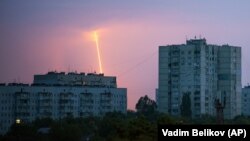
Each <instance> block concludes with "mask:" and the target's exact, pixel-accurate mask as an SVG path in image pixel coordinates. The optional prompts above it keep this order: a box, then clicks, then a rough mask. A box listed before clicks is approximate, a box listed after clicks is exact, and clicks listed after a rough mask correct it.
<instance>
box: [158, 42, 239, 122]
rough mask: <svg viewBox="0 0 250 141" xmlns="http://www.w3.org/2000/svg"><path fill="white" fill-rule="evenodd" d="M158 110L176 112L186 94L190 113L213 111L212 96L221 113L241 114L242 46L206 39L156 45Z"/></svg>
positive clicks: (229, 114)
mask: <svg viewBox="0 0 250 141" xmlns="http://www.w3.org/2000/svg"><path fill="white" fill-rule="evenodd" d="M158 84H159V86H158V94H157V103H158V110H159V111H160V112H163V113H168V114H171V115H176V116H179V115H181V109H180V107H181V106H180V105H181V104H182V96H183V95H184V94H188V95H189V96H190V101H191V107H190V109H191V111H192V117H200V116H201V115H205V114H208V115H213V116H214V115H215V114H216V108H215V100H216V99H218V100H219V101H220V103H221V104H222V105H223V106H225V107H224V117H225V118H228V119H231V118H233V117H235V116H236V115H240V114H241V48H240V47H235V46H229V45H222V46H219V45H210V44H207V43H206V40H205V39H191V40H187V42H186V44H181V45H167V46H160V47H159V83H158Z"/></svg>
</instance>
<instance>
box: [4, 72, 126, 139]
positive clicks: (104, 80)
mask: <svg viewBox="0 0 250 141" xmlns="http://www.w3.org/2000/svg"><path fill="white" fill-rule="evenodd" d="M0 111H1V112H0V134H4V133H6V132H7V131H8V130H9V128H10V126H11V125H12V124H13V123H15V122H16V121H18V122H32V121H33V120H35V119H37V118H52V119H61V118H64V117H67V116H71V117H86V116H103V115H104V114H105V113H107V112H113V111H117V112H122V113H126V111H127V89H126V88H117V83H116V77H109V76H104V75H103V74H93V73H89V74H84V73H80V74H78V73H68V74H65V73H64V72H62V73H57V72H49V73H48V74H46V75H35V76H34V82H33V84H32V85H28V84H17V83H10V84H0Z"/></svg>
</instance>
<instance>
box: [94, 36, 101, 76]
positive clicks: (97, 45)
mask: <svg viewBox="0 0 250 141" xmlns="http://www.w3.org/2000/svg"><path fill="white" fill-rule="evenodd" d="M94 38H95V44H96V49H97V55H98V61H99V69H100V73H103V72H102V61H101V55H100V47H99V40H98V35H97V32H96V31H95V32H94Z"/></svg>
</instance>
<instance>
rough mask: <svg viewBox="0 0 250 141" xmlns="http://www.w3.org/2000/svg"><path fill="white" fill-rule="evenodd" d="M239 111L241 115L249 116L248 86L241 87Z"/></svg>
mask: <svg viewBox="0 0 250 141" xmlns="http://www.w3.org/2000/svg"><path fill="white" fill-rule="evenodd" d="M241 111H242V115H244V116H250V86H246V87H244V88H242V95H241Z"/></svg>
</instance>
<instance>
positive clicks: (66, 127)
mask: <svg viewBox="0 0 250 141" xmlns="http://www.w3.org/2000/svg"><path fill="white" fill-rule="evenodd" d="M158 124H216V120H215V118H213V117H209V116H203V117H201V118H199V119H195V120H191V119H186V118H176V117H171V116H168V115H164V114H159V113H156V112H155V113H152V114H151V115H145V114H143V113H135V112H132V111H128V114H127V115H124V114H121V113H115V112H114V113H108V114H106V116H104V117H86V118H70V117H68V118H65V119H61V120H52V119H37V120H35V121H34V122H32V123H20V124H14V125H13V126H12V127H11V130H10V131H9V132H8V133H7V134H6V135H5V136H3V137H1V140H3V141H34V140H35V141H141V140H143V141H155V140H157V125H158ZM225 124H250V118H247V117H243V116H239V117H237V118H235V119H234V120H226V121H225Z"/></svg>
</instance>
